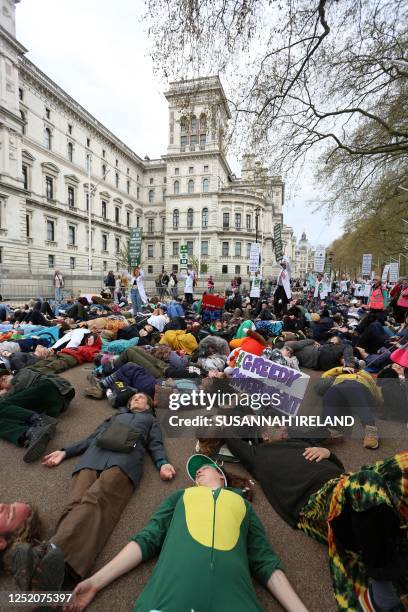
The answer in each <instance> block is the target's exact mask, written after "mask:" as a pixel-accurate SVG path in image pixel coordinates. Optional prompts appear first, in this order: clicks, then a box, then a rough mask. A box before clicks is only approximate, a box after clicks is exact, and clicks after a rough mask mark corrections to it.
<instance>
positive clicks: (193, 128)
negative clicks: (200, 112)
mask: <svg viewBox="0 0 408 612" xmlns="http://www.w3.org/2000/svg"><path fill="white" fill-rule="evenodd" d="M190 132H191V133H192V134H195V133H196V132H197V117H191V123H190Z"/></svg>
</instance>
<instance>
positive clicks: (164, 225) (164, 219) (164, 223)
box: [162, 217, 166, 234]
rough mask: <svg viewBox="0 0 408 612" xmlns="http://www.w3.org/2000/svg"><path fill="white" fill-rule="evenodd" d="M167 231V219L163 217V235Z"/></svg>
mask: <svg viewBox="0 0 408 612" xmlns="http://www.w3.org/2000/svg"><path fill="white" fill-rule="evenodd" d="M165 231H166V217H162V233H163V234H164V232H165Z"/></svg>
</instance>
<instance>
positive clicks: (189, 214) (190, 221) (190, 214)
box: [187, 208, 194, 228]
mask: <svg viewBox="0 0 408 612" xmlns="http://www.w3.org/2000/svg"><path fill="white" fill-rule="evenodd" d="M193 225H194V211H193V209H192V208H189V209H188V211H187V227H188V228H191V227H193Z"/></svg>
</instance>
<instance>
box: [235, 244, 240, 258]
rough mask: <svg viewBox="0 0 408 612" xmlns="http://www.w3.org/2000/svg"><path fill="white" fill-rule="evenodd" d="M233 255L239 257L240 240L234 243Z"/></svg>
mask: <svg viewBox="0 0 408 612" xmlns="http://www.w3.org/2000/svg"><path fill="white" fill-rule="evenodd" d="M235 257H241V242H236V243H235Z"/></svg>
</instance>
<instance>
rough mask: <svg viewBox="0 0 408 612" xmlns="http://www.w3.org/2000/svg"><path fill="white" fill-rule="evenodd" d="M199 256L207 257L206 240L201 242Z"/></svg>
mask: <svg viewBox="0 0 408 612" xmlns="http://www.w3.org/2000/svg"><path fill="white" fill-rule="evenodd" d="M201 255H208V240H203V241H202V243H201Z"/></svg>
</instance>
